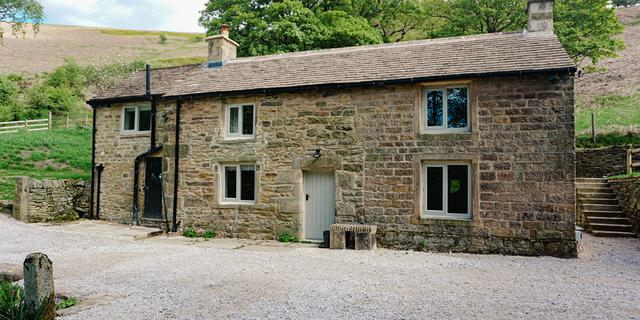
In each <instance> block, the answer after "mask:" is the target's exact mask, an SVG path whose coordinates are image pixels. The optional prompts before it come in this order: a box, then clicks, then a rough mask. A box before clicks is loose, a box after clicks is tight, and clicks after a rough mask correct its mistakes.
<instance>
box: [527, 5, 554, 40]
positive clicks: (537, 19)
mask: <svg viewBox="0 0 640 320" xmlns="http://www.w3.org/2000/svg"><path fill="white" fill-rule="evenodd" d="M527 13H528V14H529V24H528V26H527V31H528V32H545V33H553V0H529V2H528V4H527Z"/></svg>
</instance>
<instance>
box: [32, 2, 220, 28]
mask: <svg viewBox="0 0 640 320" xmlns="http://www.w3.org/2000/svg"><path fill="white" fill-rule="evenodd" d="M206 2H207V1H206V0H41V3H42V5H43V6H44V9H45V13H46V15H47V20H46V23H49V24H64V25H80V26H92V27H111V28H118V29H138V30H162V31H183V32H204V29H203V28H201V27H200V26H198V18H199V17H200V13H199V11H200V10H202V9H204V6H205V3H206Z"/></svg>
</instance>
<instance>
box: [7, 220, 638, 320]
mask: <svg viewBox="0 0 640 320" xmlns="http://www.w3.org/2000/svg"><path fill="white" fill-rule="evenodd" d="M637 241H638V240H637V239H602V238H592V237H589V236H586V237H585V241H584V243H583V247H584V248H583V250H584V251H583V253H582V254H581V257H580V258H579V259H569V260H567V259H557V258H550V257H538V258H532V257H512V256H497V255H468V254H431V253H420V252H404V251H389V250H378V251H375V252H356V251H330V250H323V249H317V248H310V247H308V246H306V247H305V246H292V247H282V245H278V244H274V243H263V244H260V245H252V244H251V242H250V241H238V240H224V239H220V240H213V241H208V242H197V243H196V242H193V241H191V240H187V239H184V238H164V237H162V238H152V239H147V240H143V241H134V240H133V239H132V237H131V236H130V235H128V236H127V235H124V234H117V233H115V234H113V235H109V234H108V233H107V234H105V233H94V234H93V235H92V234H91V233H88V232H82V231H78V230H77V229H72V228H66V227H64V226H62V227H60V226H55V227H49V226H42V225H25V224H22V223H19V222H16V221H14V220H12V219H10V218H7V217H5V216H2V215H0V262H8V263H21V262H22V260H23V259H24V257H25V256H26V255H27V254H28V253H30V252H33V251H42V252H44V253H47V254H48V255H49V257H50V258H51V259H52V260H53V262H54V271H55V281H56V289H57V290H58V291H63V292H64V293H66V294H70V295H72V296H76V297H80V298H87V297H95V296H96V295H99V296H101V297H102V298H101V299H100V300H102V304H98V305H94V306H92V307H90V308H88V309H85V310H82V311H80V312H79V313H75V314H72V315H69V316H66V317H63V319H128V320H133V319H220V318H222V319H226V318H230V319H345V318H350V319H372V318H376V319H427V318H447V319H478V318H480V319H577V318H581V319H640V304H639V303H638V301H640V251H639V250H638V242H637ZM243 245H244V246H243Z"/></svg>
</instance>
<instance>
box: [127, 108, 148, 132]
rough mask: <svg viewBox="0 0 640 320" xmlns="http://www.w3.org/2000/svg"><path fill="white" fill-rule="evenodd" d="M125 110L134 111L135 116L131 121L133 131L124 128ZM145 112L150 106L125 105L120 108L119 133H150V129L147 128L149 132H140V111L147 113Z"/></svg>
mask: <svg viewBox="0 0 640 320" xmlns="http://www.w3.org/2000/svg"><path fill="white" fill-rule="evenodd" d="M127 109H135V116H134V119H133V126H134V128H133V130H127V129H125V127H124V124H125V115H126V113H127ZM147 110H149V111H150V110H151V106H150V105H125V106H124V107H122V116H121V118H122V120H121V121H120V131H121V132H122V133H150V132H151V128H149V130H145V131H140V128H139V127H140V111H147Z"/></svg>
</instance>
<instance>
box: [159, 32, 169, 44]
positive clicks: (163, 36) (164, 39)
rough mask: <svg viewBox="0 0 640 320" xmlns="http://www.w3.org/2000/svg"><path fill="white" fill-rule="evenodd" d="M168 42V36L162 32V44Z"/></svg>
mask: <svg viewBox="0 0 640 320" xmlns="http://www.w3.org/2000/svg"><path fill="white" fill-rule="evenodd" d="M166 42H167V36H165V35H164V34H160V42H159V43H160V44H165V43H166Z"/></svg>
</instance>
